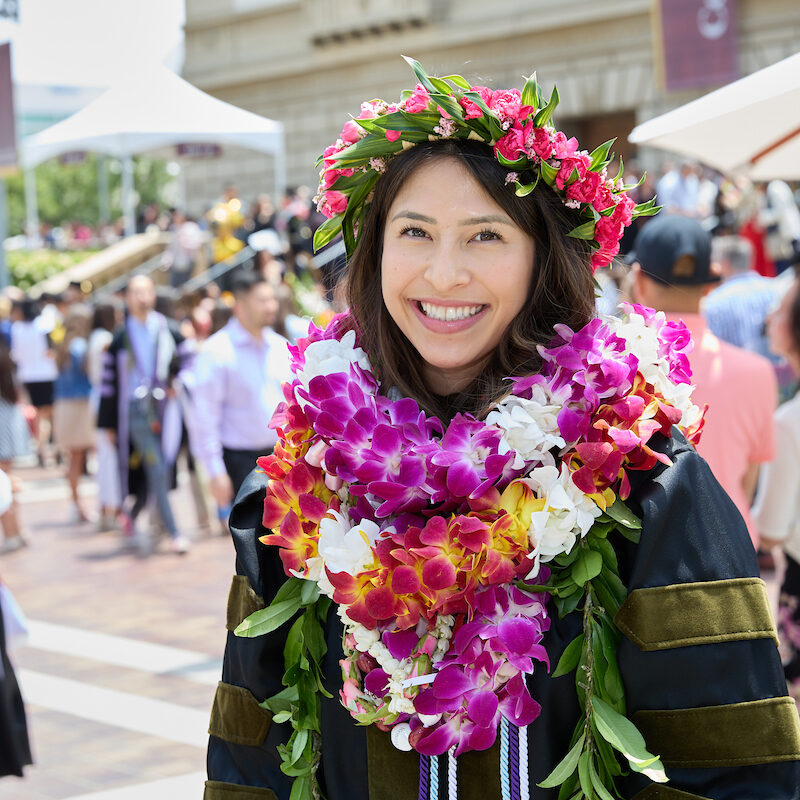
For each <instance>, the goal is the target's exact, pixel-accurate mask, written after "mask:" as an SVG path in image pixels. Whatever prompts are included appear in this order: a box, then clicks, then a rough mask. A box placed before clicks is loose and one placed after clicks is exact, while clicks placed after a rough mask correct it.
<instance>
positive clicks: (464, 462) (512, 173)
mask: <svg viewBox="0 0 800 800" xmlns="http://www.w3.org/2000/svg"><path fill="white" fill-rule="evenodd" d="M410 64H411V66H412V68H413V69H414V71H415V73H416V76H417V79H418V81H419V82H418V83H417V85H416V87H415V88H414V89H413V90H409V91H407V92H404V93H403V97H402V100H401V101H400V102H399V103H391V104H390V103H385V102H384V101H381V100H373V101H370V102H369V103H364V104H363V105H362V109H361V113H360V115H359V117H358V118H357V119H354V120H350V121H349V122H347V123H346V124H345V126H344V128H343V130H342V133H341V136H340V137H339V139H338V140H337V141H336V143H335V144H334V145H332V146H331V147H329V148H328V149H327V150H326V151H325V153H324V154H323V156H322V157H321V159H320V165H321V167H322V172H321V176H320V178H321V183H320V190H319V191H320V194H319V198H318V203H319V208H320V210H321V211H322V212H323V213H324V214H326V215H327V216H328V217H329V219H328V221H327V222H326V223H324V225H323V226H322V227H321V228H320V229H319V230H318V232H317V234H316V237H315V240H316V243H317V244H318V245H319V246H321V245H323V244H325V243H326V242H327V241H330V239H331V238H332V237H334V236H335V235H337V234H341V235H342V237H343V240H344V245H345V249H346V251H347V254H348V257H349V263H348V270H349V276H348V282H347V287H346V291H347V296H348V298H349V309H348V311H347V312H346V313H344V314H342V315H339V316H338V317H336V318H334V319H333V320H332V321H331V323H330V324H329V325H328V327H327V328H326V329H324V330H321V329H316V328H313V329H312V330H311V331H310V332H309V336H308V337H307V338H306V339H303V340H300V341H299V342H298V344H297V346H296V347H291V348H290V352H291V361H292V371H293V374H294V377H293V379H292V380H291V381H290V382H288V383H286V384H285V385H284V397H285V403H284V404H283V405H282V406H281V407H280V408H279V409H278V411H277V412H276V415H275V417H274V418H273V421H272V425H273V426H274V427H275V428H276V429H277V432H278V443H277V444H276V446H275V449H274V452H273V453H272V454H271V455H269V456H266V457H263V458H261V459H259V461H258V468H257V469H256V470H254V471H253V473H251V475H250V476H249V478H248V479H247V481H246V482H245V483H244V485H243V486H242V490H241V491H240V493H239V496H238V498H237V500H238V502H237V503H236V505H235V507H234V509H233V512H232V514H231V519H230V525H231V530H232V533H233V536H234V541H235V544H236V551H237V566H238V569H239V573H238V574H237V575H236V577H235V578H234V581H233V585H232V587H231V594H230V599H229V605H228V629H229V631H230V633H229V638H228V644H227V651H226V658H225V668H224V673H223V682H222V683H220V685H219V688H218V691H217V696H216V699H215V704H214V709H213V711H212V715H211V725H210V733H211V740H210V744H209V758H208V764H209V781H208V783H207V784H206V795H205V798H206V800H239V798H244V797H245V796H246V797H247V798H253V800H255V798H265V799H266V800H270V799H272V800H274V798H279V800H316V798H318V797H322V796H325V797H327V798H328V800H352V798H358V799H359V800H361V798H370V800H409V799H410V798H412V797H417V798H418V799H419V800H443V798H444V797H447V798H448V800H456V798H457V797H460V798H461V800H531V798H533V800H555V798H556V796H557V797H558V798H559V800H580V798H586V799H587V800H597V798H600V800H609V798H614V797H626V798H631V797H634V796H635V798H636V800H703V798H712V797H713V798H718V799H719V800H722V798H724V800H737V799H738V800H745V798H747V800H753V798H763V799H764V800H766V798H770V800H774V799H779V800H789V798H794V800H796V796H797V791H796V789H797V786H798V785H800V771H799V770H798V758H800V727H799V726H798V721H797V713H796V710H795V707H794V703H793V701H792V700H791V699H790V698H788V697H786V696H785V694H786V691H785V685H784V684H783V681H782V677H781V675H780V671H779V662H778V656H777V651H776V648H775V632H774V628H773V625H772V621H771V617H770V611H769V604H768V600H767V598H766V592H765V587H764V584H763V583H762V582H761V581H760V580H759V579H758V577H757V574H758V572H757V566H756V561H755V554H754V553H753V551H752V546H751V544H750V539H749V536H748V535H747V531H746V529H745V526H744V523H743V521H742V519H741V517H740V516H739V515H738V512H737V511H736V509H735V507H734V506H733V505H732V503H731V501H730V500H729V498H728V497H727V495H725V493H724V492H723V491H722V489H721V488H720V487H719V485H718V484H717V483H716V481H715V480H714V478H713V477H712V475H711V473H710V471H709V470H708V467H707V466H706V464H705V462H703V461H702V459H700V457H699V456H698V455H697V453H696V451H695V450H694V447H693V443H694V442H696V441H697V439H698V437H699V435H700V431H701V429H702V412H701V411H700V409H698V408H697V406H696V405H694V404H693V403H692V401H691V391H692V387H691V374H690V372H689V369H688V367H689V362H688V358H687V353H688V352H689V350H690V349H691V341H690V337H689V333H688V331H687V329H686V328H685V326H684V325H683V324H682V323H675V322H669V321H667V320H666V319H665V317H664V315H663V314H658V313H656V312H655V311H653V310H652V309H648V308H644V307H642V306H638V305H625V306H623V307H622V308H621V312H620V316H619V317H617V318H610V317H609V318H596V317H595V316H594V314H593V291H592V273H593V270H594V269H596V268H599V267H603V266H606V265H608V264H609V263H610V262H611V260H612V259H613V258H614V256H615V255H616V254H617V253H618V251H619V240H620V238H621V237H622V234H623V231H624V229H625V227H626V226H627V225H629V224H630V223H631V221H632V220H633V218H634V217H635V216H639V215H645V214H652V213H654V212H655V211H656V210H657V209H655V207H654V206H653V203H652V201H651V202H648V203H644V204H640V205H638V206H637V205H635V204H634V203H633V201H632V200H631V199H630V198H629V197H628V196H627V193H626V192H627V189H629V188H630V187H625V186H623V185H622V183H621V181H620V180H618V178H613V177H610V175H609V172H608V167H609V163H610V158H609V157H608V152H609V147H610V144H611V143H610V142H607V143H606V144H604V145H601V146H600V147H599V148H597V149H596V150H595V151H594V152H592V153H588V152H586V151H582V150H580V149H579V148H578V143H577V141H575V140H574V139H568V138H567V137H566V135H565V134H563V133H562V132H560V131H557V130H556V129H555V128H554V127H553V126H552V124H551V122H550V120H551V115H552V113H553V109H554V108H555V105H556V103H557V99H558V95H557V93H556V92H555V90H554V92H553V95H552V96H551V98H550V101H549V102H548V101H545V100H544V98H543V97H542V94H541V91H540V89H539V88H538V86H537V84H536V81H535V79H533V78H531V79H530V80H528V81H527V82H526V84H525V86H524V88H523V89H522V91H519V90H516V89H512V90H495V91H493V90H491V89H488V88H487V87H485V86H471V85H470V84H469V83H468V82H467V81H465V80H464V78H462V77H460V76H458V75H451V76H448V77H447V78H445V79H440V78H434V77H431V76H428V75H427V74H426V73H425V72H424V70H423V69H422V68H421V67H420V65H419V64H417V63H416V62H413V61H410ZM567 675H571V676H572V677H571V678H567V677H566V676H567ZM668 779H669V780H671V781H674V784H670V785H669V786H666V787H665V786H663V785H662V784H664V783H665V782H666V781H667V780H668ZM673 785H674V787H675V788H673ZM678 787H679V788H678Z"/></svg>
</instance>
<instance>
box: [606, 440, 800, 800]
mask: <svg viewBox="0 0 800 800" xmlns="http://www.w3.org/2000/svg"><path fill="white" fill-rule="evenodd" d="M666 449H667V452H668V453H669V455H670V457H671V458H672V461H673V466H671V467H665V468H660V469H659V471H657V472H655V473H651V474H650V475H649V476H647V478H646V479H644V480H640V483H639V486H638V487H634V491H633V493H632V496H631V498H630V502H629V505H630V506H631V507H632V508H633V510H634V511H635V512H636V513H638V514H639V515H640V518H641V519H642V521H643V528H642V536H641V541H640V542H639V544H638V545H631V546H630V547H626V548H623V549H622V551H621V552H620V557H621V558H620V561H621V562H623V563H621V564H620V566H621V574H622V577H623V580H625V582H626V585H627V586H628V590H629V595H628V598H627V599H626V601H625V603H624V604H623V606H622V608H621V609H620V612H619V614H617V616H616V618H615V622H616V623H617V625H618V627H619V628H620V630H621V631H622V632H623V634H624V636H623V637H622V640H621V644H620V648H619V661H620V669H621V672H622V676H623V680H624V683H625V689H626V698H627V703H628V715H629V716H630V717H631V718H632V719H633V720H634V722H636V724H637V725H638V727H639V728H640V730H641V731H642V733H643V734H644V736H645V740H646V741H647V743H648V747H649V749H650V751H651V752H653V753H659V754H660V755H661V757H662V761H663V762H664V765H665V767H666V772H667V775H668V777H669V778H670V782H669V783H668V784H666V786H665V787H664V788H660V787H659V786H658V785H656V784H651V785H648V780H647V779H646V778H644V776H642V775H639V774H637V773H632V775H631V776H630V777H629V778H628V779H627V781H628V786H627V787H626V788H628V789H629V791H628V794H627V795H625V796H628V797H631V796H635V797H636V799H637V800H645V798H648V800H649V799H652V800H655V799H656V798H659V800H660V799H661V798H664V800H666V799H667V798H673V797H674V798H675V800H678V798H683V799H684V800H691V798H697V797H700V798H713V800H745V799H747V800H760V799H762V798H763V800H766V799H767V798H770V800H789V799H790V798H793V799H795V800H796V799H797V798H800V762H798V759H800V730H799V726H798V718H797V709H796V707H795V704H794V701H793V700H792V699H791V698H788V697H786V682H785V680H784V676H783V670H782V667H781V663H780V659H779V656H778V650H777V647H776V644H777V637H776V633H775V627H774V622H773V619H772V613H771V611H770V607H769V601H768V598H767V593H766V587H765V585H764V583H763V581H761V579H760V578H759V577H758V574H759V573H758V565H757V561H756V556H755V552H754V550H753V547H752V544H751V542H750V538H749V536H748V534H747V529H746V527H745V524H744V521H743V520H742V517H741V515H740V514H739V512H738V511H737V509H736V507H735V506H734V504H733V502H732V501H731V500H730V498H729V497H728V496H727V494H726V493H725V492H724V491H723V490H722V488H721V487H720V486H719V484H718V483H717V481H716V480H715V478H714V477H713V475H712V474H711V471H710V470H709V468H708V465H707V464H706V463H705V461H703V459H702V458H700V456H698V455H697V453H696V452H695V451H694V449H693V448H692V447H691V446H690V445H688V444H687V443H686V442H685V440H684V439H683V438H682V437H681V436H680V435H679V434H678V433H677V432H676V435H675V438H674V439H673V440H671V441H670V442H669V443H668V444H667V445H666ZM624 562H627V563H624ZM667 787H668V788H667ZM678 790H680V791H682V792H684V793H686V794H672V793H671V792H675V791H678ZM637 791H638V792H639V793H638V794H637Z"/></svg>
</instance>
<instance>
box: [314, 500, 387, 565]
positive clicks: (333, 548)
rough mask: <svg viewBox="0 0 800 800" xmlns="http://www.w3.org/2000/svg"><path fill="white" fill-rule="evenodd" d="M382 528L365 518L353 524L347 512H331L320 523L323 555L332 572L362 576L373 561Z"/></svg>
mask: <svg viewBox="0 0 800 800" xmlns="http://www.w3.org/2000/svg"><path fill="white" fill-rule="evenodd" d="M380 535H381V529H380V528H379V527H378V526H377V525H376V524H375V523H374V522H372V520H369V519H363V520H361V522H359V523H358V525H352V524H351V522H350V517H349V516H348V515H347V513H346V512H345V513H344V514H343V513H341V512H339V511H333V510H330V511H328V516H326V517H324V518H323V519H322V521H321V522H320V524H319V544H318V547H319V555H320V558H322V561H323V562H324V564H325V566H326V567H327V568H328V569H329V570H330V571H331V572H347V573H348V574H349V575H353V576H355V575H358V573H359V572H363V571H364V569H366V567H367V566H368V565H369V564H371V563H372V561H373V559H374V557H375V556H374V553H373V552H372V546H373V545H374V544H375V542H376V541H377V540H378V538H379V537H380Z"/></svg>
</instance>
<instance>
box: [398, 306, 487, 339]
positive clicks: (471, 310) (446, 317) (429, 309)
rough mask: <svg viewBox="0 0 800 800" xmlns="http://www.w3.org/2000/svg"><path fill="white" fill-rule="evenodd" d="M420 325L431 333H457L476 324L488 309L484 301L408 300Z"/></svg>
mask: <svg viewBox="0 0 800 800" xmlns="http://www.w3.org/2000/svg"><path fill="white" fill-rule="evenodd" d="M409 305H410V306H411V308H412V309H413V310H414V313H415V314H416V317H417V319H418V320H419V321H420V323H421V324H422V326H423V327H424V328H426V329H427V330H429V331H430V332H431V333H442V334H453V333H459V332H460V331H465V330H467V329H469V328H472V326H473V325H477V324H478V321H479V320H481V319H483V318H484V317H485V316H486V314H487V313H488V311H489V306H488V305H487V304H486V303H464V304H463V305H456V304H455V303H452V302H450V303H447V304H446V305H442V304H440V303H435V302H433V301H432V300H409Z"/></svg>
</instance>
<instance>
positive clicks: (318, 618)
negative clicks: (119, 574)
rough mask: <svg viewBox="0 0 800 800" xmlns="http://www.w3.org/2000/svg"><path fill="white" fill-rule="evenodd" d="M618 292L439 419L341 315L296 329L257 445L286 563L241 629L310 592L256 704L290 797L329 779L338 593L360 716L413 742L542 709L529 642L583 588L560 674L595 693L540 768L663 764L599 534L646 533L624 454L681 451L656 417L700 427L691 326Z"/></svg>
mask: <svg viewBox="0 0 800 800" xmlns="http://www.w3.org/2000/svg"><path fill="white" fill-rule="evenodd" d="M622 308H623V310H624V313H625V317H624V318H622V319H617V318H597V319H593V320H592V321H591V322H589V323H588V324H587V325H586V326H585V327H584V328H582V329H581V330H579V331H572V330H571V329H570V328H568V327H567V326H564V325H559V326H557V327H556V334H557V335H556V338H555V339H554V341H553V342H552V343H551V344H550V346H549V347H547V348H541V350H540V352H541V356H542V359H543V365H542V370H541V372H540V374H537V375H532V376H529V377H524V378H514V379H512V386H511V390H510V393H509V394H508V396H507V397H505V398H504V399H503V400H502V401H501V402H500V403H498V404H497V406H496V407H495V408H494V409H493V410H492V411H491V412H490V413H489V414H488V416H487V418H486V420H485V421H479V420H476V419H475V418H473V417H472V416H470V415H468V414H457V415H456V416H455V417H454V418H453V420H452V421H451V422H450V423H449V424H448V425H447V426H446V427H445V426H444V425H442V423H441V422H440V421H439V420H438V419H436V418H433V417H429V416H427V415H426V414H425V413H424V412H422V411H421V410H420V408H419V407H418V405H417V404H416V402H415V401H414V400H412V399H409V398H399V399H391V398H390V397H387V396H385V395H383V394H381V393H380V386H379V383H378V381H377V379H376V377H375V375H373V373H372V372H371V369H370V364H369V359H368V356H367V354H366V353H365V352H364V351H363V350H362V349H361V348H360V347H359V346H358V341H357V335H356V331H355V330H353V329H352V327H353V323H352V320H351V319H350V318H349V317H347V316H346V315H340V316H338V317H335V318H334V319H333V320H332V322H331V323H330V324H329V326H328V327H327V329H325V330H320V329H318V328H315V327H313V326H312V330H311V332H310V334H309V337H308V338H307V339H304V340H300V341H299V343H298V345H297V346H295V347H291V348H290V350H291V356H292V369H293V372H294V375H295V377H294V379H293V380H292V381H291V382H290V383H287V384H285V385H284V396H285V403H283V404H282V405H281V406H280V407H279V409H278V410H277V411H276V414H275V416H274V418H273V420H272V423H271V424H272V426H273V427H275V428H276V429H277V431H278V436H279V438H278V443H277V445H276V447H275V450H274V452H273V454H272V455H270V456H266V457H263V458H261V459H259V466H260V467H261V468H262V469H263V470H264V472H265V473H266V474H267V476H268V477H269V484H268V487H267V492H266V499H265V501H264V512H263V524H264V527H265V528H268V529H271V531H272V532H271V533H270V534H268V535H265V536H263V537H262V539H261V541H262V542H264V543H265V544H267V545H273V546H277V547H278V548H280V558H281V560H282V562H283V566H284V570H285V572H286V574H287V575H288V576H290V577H289V580H287V581H286V583H284V585H283V586H282V587H281V589H280V591H279V592H278V594H277V596H276V597H275V599H274V601H273V602H272V604H271V605H270V606H269V607H267V608H266V609H263V610H261V611H257V612H255V613H254V614H252V615H251V616H250V617H248V619H247V620H245V621H244V622H243V623H242V624H241V625H240V626H239V628H237V631H236V633H237V634H238V635H245V636H257V635H260V634H261V633H265V632H268V631H270V630H274V629H276V628H277V627H278V626H279V625H281V624H283V623H284V622H286V621H288V620H289V619H291V618H292V617H295V615H297V613H298V612H299V611H302V614H300V615H299V616H298V617H297V618H296V620H295V622H294V623H293V625H292V627H291V630H290V632H289V635H288V637H287V642H286V648H285V659H286V668H287V669H286V674H285V675H284V679H283V682H284V685H285V686H286V689H284V690H283V691H282V692H281V693H280V694H278V695H276V696H274V697H272V698H268V699H267V700H266V701H265V702H264V703H263V705H264V707H266V708H268V709H269V710H270V711H272V712H273V714H274V715H275V716H274V718H275V721H276V722H285V721H291V724H292V727H293V734H292V737H291V739H290V740H289V743H288V744H287V745H285V746H282V747H281V748H279V749H280V752H281V756H282V758H283V762H284V763H283V766H282V769H283V770H284V772H286V773H287V774H288V775H292V776H295V786H294V789H293V793H292V796H293V798H295V797H309V798H310V797H312V796H318V794H317V793H318V788H317V786H316V783H315V778H314V775H315V770H316V765H317V763H318V760H319V730H320V729H319V713H320V706H319V703H320V694H327V693H326V692H325V689H324V687H323V681H322V672H321V668H320V663H321V659H322V656H323V655H324V653H325V643H324V635H323V632H322V625H323V624H324V621H325V619H326V614H327V611H328V608H329V605H330V603H331V601H333V603H334V604H335V606H336V611H337V614H338V615H339V617H340V618H341V620H342V622H343V624H344V631H345V634H344V656H345V657H344V659H343V660H342V662H341V665H342V670H343V685H342V689H341V692H340V697H341V701H342V703H343V704H344V705H345V706H346V707H347V709H348V710H349V711H350V713H351V715H352V716H353V717H354V719H355V720H357V721H358V722H359V723H362V724H375V725H377V726H378V727H379V728H381V729H382V730H386V731H389V732H390V734H391V738H392V742H393V743H394V744H395V746H396V747H398V748H400V749H407V750H408V749H412V748H413V749H414V750H416V751H418V752H419V753H420V754H423V755H438V754H441V753H445V752H447V751H448V750H449V751H450V752H451V753H453V754H454V755H456V756H457V755H459V754H460V753H462V752H465V751H468V750H483V749H486V748H488V747H490V746H491V745H492V744H493V742H494V741H495V738H496V736H497V731H498V728H499V726H500V724H501V722H502V721H503V720H507V721H509V722H511V723H513V724H514V725H517V726H525V725H528V724H530V723H531V722H533V721H534V720H535V719H536V717H537V716H538V714H539V712H540V706H539V704H538V703H537V702H536V700H535V699H534V698H533V697H531V695H530V692H529V690H528V687H527V684H526V681H525V677H526V676H527V675H530V674H532V673H533V672H534V670H535V669H536V668H537V667H536V664H537V663H538V664H540V665H543V666H544V668H546V669H548V670H549V669H550V664H549V659H548V653H547V647H546V633H547V630H548V628H549V626H550V618H549V616H548V612H547V599H548V596H552V597H553V600H554V604H555V606H556V609H557V611H558V613H559V614H561V615H564V614H567V613H570V612H572V611H574V610H575V609H577V608H578V607H579V606H580V605H581V604H582V605H583V630H582V633H581V634H580V635H579V636H578V637H577V638H576V639H575V640H574V641H573V642H572V643H571V644H570V645H569V646H568V647H567V648H566V650H565V652H564V654H563V656H562V658H561V659H560V662H559V664H558V665H557V667H556V669H555V671H554V673H553V674H554V675H560V674H564V673H566V672H569V671H571V670H573V669H576V667H577V669H576V686H577V691H578V696H579V699H580V702H581V704H582V707H583V709H584V712H585V714H584V716H583V717H582V718H581V720H579V721H578V724H577V726H576V728H575V734H574V736H573V740H572V745H571V749H570V751H569V753H568V754H567V756H566V757H565V758H564V760H563V761H562V762H561V764H559V765H558V766H557V767H556V769H555V770H554V771H553V773H552V774H551V776H550V777H549V778H548V779H547V780H546V781H545V782H544V783H543V784H542V785H543V786H545V785H546V786H558V785H561V784H566V785H568V787H570V788H568V792H567V794H566V795H565V796H572V795H573V793H574V792H575V791H576V790H577V791H580V790H583V791H584V793H585V794H586V796H594V795H593V794H592V793H591V791H590V784H591V786H594V787H595V792H596V793H598V794H599V795H600V796H607V795H606V794H604V793H603V791H601V789H605V788H606V787H608V788H611V789H613V779H614V777H615V776H617V775H620V774H621V773H622V771H623V768H622V766H621V765H620V762H619V761H618V760H617V758H616V757H615V756H614V754H613V750H612V748H613V749H616V750H618V751H619V752H620V753H622V754H623V755H624V756H625V759H626V761H627V764H629V765H630V767H631V768H633V769H634V770H639V771H643V772H646V773H647V774H648V775H649V776H651V777H653V778H654V779H656V780H666V778H665V777H664V774H663V767H662V766H661V763H660V761H659V760H658V759H657V757H656V756H653V755H651V754H650V753H648V752H647V750H646V747H645V745H644V741H643V739H642V738H641V736H640V734H639V733H638V731H637V730H636V728H635V727H634V726H633V724H632V723H631V722H630V721H629V720H627V719H626V717H625V716H624V713H625V701H624V695H623V688H622V681H621V678H620V674H619V668H618V666H617V661H616V646H617V642H618V640H619V632H618V631H617V629H616V627H615V626H614V624H613V621H612V620H613V617H614V614H615V613H616V611H617V610H618V608H619V606H620V604H621V603H622V601H623V600H624V598H625V596H626V590H625V587H624V586H623V585H622V583H621V581H620V579H619V575H618V570H617V561H616V555H615V551H614V548H613V546H612V545H611V544H610V542H609V541H608V537H609V534H611V533H612V532H613V531H615V530H616V531H619V533H621V534H622V535H623V536H626V537H627V538H630V539H632V540H634V541H635V540H637V539H638V531H639V528H640V523H639V521H638V519H637V518H636V517H635V516H634V515H633V514H632V513H631V512H630V511H629V510H628V509H627V508H626V506H625V505H624V503H623V500H624V499H625V498H626V497H627V496H628V494H629V492H630V484H629V482H628V472H629V471H630V470H649V469H651V468H652V467H654V466H655V465H656V463H657V462H661V463H664V464H669V463H670V461H669V459H668V458H667V457H666V456H665V455H663V454H662V453H659V452H657V451H656V450H653V449H651V447H650V446H649V444H648V443H649V442H650V440H651V438H652V436H653V435H654V434H656V433H661V434H663V435H664V436H667V437H668V436H670V435H671V430H672V426H673V425H677V426H679V428H680V429H681V430H682V431H683V432H684V433H685V434H686V436H687V438H689V440H690V441H696V440H697V438H698V437H699V433H700V430H701V428H702V412H701V411H700V410H699V409H698V408H697V407H696V406H695V405H693V404H692V402H691V397H690V395H691V390H692V387H691V386H690V384H689V380H690V371H689V364H688V359H687V353H688V352H689V351H690V350H691V339H690V335H689V332H688V330H687V329H686V328H685V326H684V325H683V324H682V323H676V322H670V321H667V320H666V319H665V317H664V315H663V314H662V313H656V312H655V311H653V310H652V309H648V308H644V307H642V306H639V305H627V304H623V306H622ZM539 668H542V667H541V666H540V667H539ZM328 696H330V695H328ZM504 724H505V723H504ZM597 786H599V787H600V788H599V789H598V788H597ZM295 791H296V794H295Z"/></svg>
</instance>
